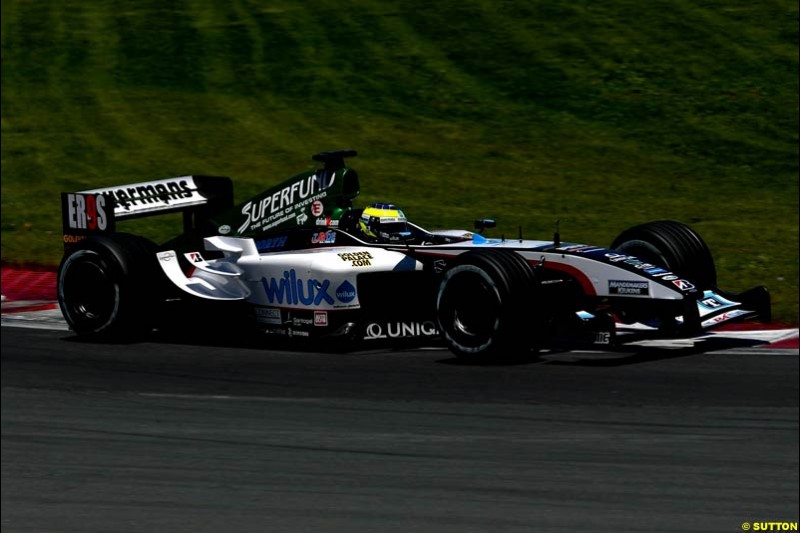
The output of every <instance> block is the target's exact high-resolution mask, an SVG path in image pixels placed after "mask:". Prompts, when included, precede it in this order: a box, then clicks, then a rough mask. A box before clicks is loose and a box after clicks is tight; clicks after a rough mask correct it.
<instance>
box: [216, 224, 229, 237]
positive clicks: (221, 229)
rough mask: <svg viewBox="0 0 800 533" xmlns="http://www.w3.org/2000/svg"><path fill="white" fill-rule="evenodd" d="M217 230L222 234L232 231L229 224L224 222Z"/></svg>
mask: <svg viewBox="0 0 800 533" xmlns="http://www.w3.org/2000/svg"><path fill="white" fill-rule="evenodd" d="M217 231H218V232H220V234H222V235H227V234H228V233H230V232H231V227H230V226H229V225H227V224H223V225H221V226H220V227H218V228H217Z"/></svg>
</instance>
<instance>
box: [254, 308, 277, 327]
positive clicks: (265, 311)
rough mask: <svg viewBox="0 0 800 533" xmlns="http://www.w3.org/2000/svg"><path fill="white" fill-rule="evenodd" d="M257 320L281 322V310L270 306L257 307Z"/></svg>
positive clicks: (266, 322) (264, 322)
mask: <svg viewBox="0 0 800 533" xmlns="http://www.w3.org/2000/svg"><path fill="white" fill-rule="evenodd" d="M256 322H261V323H262V324H273V325H278V324H281V310H280V309H274V308H270V307H256Z"/></svg>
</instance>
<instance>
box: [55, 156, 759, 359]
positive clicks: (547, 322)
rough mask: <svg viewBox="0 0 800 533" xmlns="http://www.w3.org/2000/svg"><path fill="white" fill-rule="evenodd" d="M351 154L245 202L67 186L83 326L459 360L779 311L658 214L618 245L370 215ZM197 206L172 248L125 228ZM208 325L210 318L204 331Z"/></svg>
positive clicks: (690, 234)
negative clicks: (252, 337) (719, 280)
mask: <svg viewBox="0 0 800 533" xmlns="http://www.w3.org/2000/svg"><path fill="white" fill-rule="evenodd" d="M355 155H356V153H355V152H354V151H352V150H341V151H335V152H324V153H320V154H317V155H315V156H313V159H314V160H316V161H319V162H321V163H323V168H319V169H315V170H310V171H308V172H305V173H302V174H299V175H297V176H294V177H292V178H290V179H288V180H286V181H284V182H283V183H281V184H279V185H277V186H275V187H273V188H271V189H269V190H267V191H265V192H264V193H262V194H260V195H258V196H256V197H254V198H252V199H250V200H248V201H246V202H244V203H242V204H240V205H236V206H235V205H234V202H233V187H232V184H231V181H230V179H229V178H224V177H209V176H184V177H180V178H174V179H166V180H158V181H150V182H145V183H138V184H133V185H124V186H119V187H109V188H103V189H95V190H89V191H82V192H76V193H62V212H63V226H64V245H65V254H64V258H63V260H62V262H61V265H60V267H59V272H58V300H59V304H60V307H61V310H62V312H63V314H64V317H65V319H66V321H67V323H68V324H69V326H70V327H71V328H72V330H73V331H74V332H75V333H76V334H78V335H80V336H87V337H102V338H109V339H114V338H129V337H131V336H137V335H141V334H143V333H147V332H149V331H152V330H153V329H168V328H170V327H186V328H190V329H192V328H193V329H195V330H196V329H197V328H198V327H202V328H203V329H205V330H207V329H209V328H210V329H217V330H218V332H219V333H220V334H222V335H226V334H231V335H232V334H234V333H232V332H233V331H234V330H231V329H228V328H229V327H230V326H231V324H233V323H235V324H236V325H239V326H241V325H247V326H248V327H252V328H253V329H255V330H258V331H260V332H263V333H267V334H272V335H278V336H282V337H285V338H289V337H292V338H298V337H299V338H309V339H317V340H320V341H323V342H338V344H339V345H344V346H348V345H352V346H356V345H359V346H363V344H364V343H366V342H369V341H379V340H383V341H401V340H408V339H416V340H420V339H422V340H425V341H430V340H433V339H434V338H435V339H442V340H444V342H446V344H447V346H449V348H450V349H451V350H452V351H453V352H454V353H455V354H456V355H458V356H460V357H466V358H489V357H506V356H511V355H519V354H524V353H529V352H531V351H534V350H537V349H539V348H543V347H548V346H550V345H551V344H552V343H553V342H556V341H557V340H558V341H559V342H561V341H563V340H564V339H567V340H569V339H573V340H575V341H577V342H589V343H595V344H614V343H619V342H625V341H627V340H631V339H640V338H641V337H642V336H652V337H677V336H695V335H698V334H700V333H702V332H704V331H705V330H708V329H711V328H715V327H717V326H720V325H722V324H726V323H729V322H731V321H735V320H748V319H756V318H758V319H761V320H762V321H769V319H770V298H769V293H768V292H767V290H766V289H765V288H764V287H756V288H754V289H751V290H749V291H746V292H744V293H742V294H731V293H727V292H724V291H722V290H720V289H719V288H718V287H717V285H716V270H715V266H714V261H713V259H712V256H711V253H710V251H709V249H708V247H707V245H706V244H705V242H704V241H703V239H702V238H700V236H699V235H698V234H697V233H695V231H693V230H692V229H691V228H689V227H688V226H685V225H684V224H681V223H680V222H675V221H668V220H664V221H657V222H648V223H645V224H641V225H639V226H635V227H632V228H630V229H627V230H625V231H623V232H622V233H621V234H620V235H619V237H617V238H616V239H615V240H614V242H613V243H611V246H610V247H608V248H606V247H602V246H593V245H587V244H578V243H571V242H562V241H561V239H560V237H559V235H558V231H557V230H556V232H555V234H554V235H553V238H551V239H545V240H525V239H523V238H522V237H521V235H520V237H519V238H513V239H512V238H487V237H485V236H484V235H483V230H484V229H486V228H491V227H494V221H492V220H488V219H482V220H478V221H476V222H475V227H476V230H478V231H476V232H472V231H463V230H445V231H427V230H425V229H423V228H421V227H419V226H417V225H415V224H413V223H411V222H409V221H408V220H406V217H405V215H404V214H403V212H402V211H401V210H400V209H398V208H397V207H396V206H394V205H392V204H373V205H370V206H368V207H366V208H362V209H357V208H355V207H354V206H353V200H354V199H355V198H356V196H357V195H358V193H359V179H358V175H357V174H356V172H355V171H354V170H353V169H351V168H348V167H346V166H345V163H344V159H345V158H346V157H352V156H355ZM174 211H180V212H182V213H183V226H184V227H183V232H182V233H181V234H180V235H178V236H177V237H175V238H174V239H171V240H170V241H168V242H166V243H163V244H161V245H156V244H155V243H153V242H151V241H149V240H147V239H145V238H143V237H140V236H136V235H131V234H128V233H120V232H117V231H116V222H117V221H121V220H123V219H126V218H134V217H142V216H150V215H154V214H162V213H167V212H174ZM198 324H203V325H202V326H198Z"/></svg>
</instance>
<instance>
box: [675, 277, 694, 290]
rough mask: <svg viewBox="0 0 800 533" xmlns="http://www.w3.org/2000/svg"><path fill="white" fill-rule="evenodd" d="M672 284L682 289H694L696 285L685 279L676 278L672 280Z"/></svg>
mask: <svg viewBox="0 0 800 533" xmlns="http://www.w3.org/2000/svg"><path fill="white" fill-rule="evenodd" d="M672 284H673V285H675V286H676V287H678V288H679V289H680V290H682V291H690V290H692V289H694V285H692V284H691V283H689V282H688V281H686V280H685V279H676V280H673V281H672Z"/></svg>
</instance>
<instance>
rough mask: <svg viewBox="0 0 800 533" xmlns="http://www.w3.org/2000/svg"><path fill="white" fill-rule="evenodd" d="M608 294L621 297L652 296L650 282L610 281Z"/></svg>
mask: <svg viewBox="0 0 800 533" xmlns="http://www.w3.org/2000/svg"><path fill="white" fill-rule="evenodd" d="M608 294H617V295H620V296H647V295H648V294H650V282H649V281H626V280H615V279H611V280H608Z"/></svg>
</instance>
